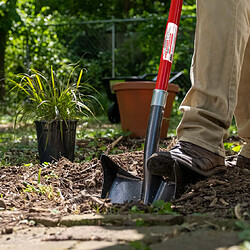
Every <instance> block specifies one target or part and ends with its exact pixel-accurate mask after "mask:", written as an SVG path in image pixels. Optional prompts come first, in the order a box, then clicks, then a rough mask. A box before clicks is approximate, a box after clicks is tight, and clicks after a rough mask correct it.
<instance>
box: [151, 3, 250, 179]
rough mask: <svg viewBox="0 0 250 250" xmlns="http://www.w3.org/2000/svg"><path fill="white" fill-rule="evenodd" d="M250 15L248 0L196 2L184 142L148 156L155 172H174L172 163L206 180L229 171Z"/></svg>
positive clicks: (181, 133)
mask: <svg viewBox="0 0 250 250" xmlns="http://www.w3.org/2000/svg"><path fill="white" fill-rule="evenodd" d="M249 12H250V2H249V0H240V1H239V0H197V27H196V38H195V51H194V55H193V62H192V66H191V81H192V87H191V89H190V90H189V92H188V93H187V95H186V97H185V99H184V101H183V103H182V105H181V107H180V109H181V110H182V111H183V113H184V114H183V119H182V120H181V122H180V124H179V126H178V129H177V135H178V140H179V142H178V143H177V145H176V146H175V147H174V148H172V149H171V150H170V152H169V153H168V154H166V155H165V156H163V155H164V154H154V155H153V156H152V157H150V158H149V160H148V164H147V165H148V169H149V171H150V172H151V173H152V174H160V175H164V171H166V173H170V172H171V170H169V169H168V170H165V169H166V167H167V168H171V167H172V166H173V160H177V161H178V163H179V164H180V165H182V166H184V167H187V168H189V169H191V170H194V171H196V172H197V173H199V174H202V175H204V176H210V175H212V174H214V173H217V172H219V171H221V170H224V169H225V168H224V156H225V152H224V145H223V139H225V138H226V137H227V134H228V133H227V129H228V128H229V126H230V123H231V120H232V117H233V113H234V110H235V106H236V101H237V91H238V85H239V81H240V75H241V69H242V64H243V58H244V53H245V50H246V45H247V42H248V37H249Z"/></svg>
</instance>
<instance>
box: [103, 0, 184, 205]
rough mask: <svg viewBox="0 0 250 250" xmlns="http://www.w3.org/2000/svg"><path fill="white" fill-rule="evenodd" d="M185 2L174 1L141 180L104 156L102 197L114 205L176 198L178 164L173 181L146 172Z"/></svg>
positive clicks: (154, 147) (156, 143) (155, 146)
mask: <svg viewBox="0 0 250 250" xmlns="http://www.w3.org/2000/svg"><path fill="white" fill-rule="evenodd" d="M182 4H183V0H172V1H171V5H170V11H169V16H168V22H167V25H166V31H165V37H164V43H163V48H162V54H161V60H160V67H159V71H158V76H157V81H156V87H155V89H154V91H153V96H152V101H151V108H150V115H149V121H148V127H147V134H146V139H145V148H144V159H143V178H142V180H141V179H140V178H139V177H137V176H135V175H132V174H130V173H128V172H127V171H125V170H124V169H123V168H121V167H120V166H118V165H117V164H116V163H115V162H113V161H112V160H111V159H110V158H109V157H108V156H106V155H104V154H103V155H102V156H101V159H100V160H101V164H102V168H103V186H102V194H101V198H110V200H111V203H118V204H123V203H125V202H131V201H141V200H142V201H143V203H144V204H149V203H153V202H154V201H156V200H164V201H165V202H166V201H170V200H171V199H173V198H174V197H175V193H176V187H177V175H178V164H177V163H176V162H174V163H173V177H174V178H173V179H172V181H167V180H164V179H163V177H161V176H156V175H152V174H150V173H149V171H148V169H147V160H148V158H149V157H150V156H151V155H152V154H153V153H155V152H157V151H158V149H159V141H160V130H161V124H162V118H163V113H164V109H165V105H166V100H167V87H168V82H169V77H170V71H171V66H172V61H173V56H174V49H175V43H176V37H177V32H178V26H179V22H180V16H181V9H182Z"/></svg>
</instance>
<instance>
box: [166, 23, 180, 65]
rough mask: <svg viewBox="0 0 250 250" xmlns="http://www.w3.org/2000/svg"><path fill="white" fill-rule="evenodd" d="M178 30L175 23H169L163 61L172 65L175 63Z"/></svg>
mask: <svg viewBox="0 0 250 250" xmlns="http://www.w3.org/2000/svg"><path fill="white" fill-rule="evenodd" d="M177 30H178V26H177V25H176V24H175V23H168V26H167V29H166V33H165V39H164V44H163V60H167V61H169V62H171V63H172V62H173V56H174V48H175V42H176V37H177Z"/></svg>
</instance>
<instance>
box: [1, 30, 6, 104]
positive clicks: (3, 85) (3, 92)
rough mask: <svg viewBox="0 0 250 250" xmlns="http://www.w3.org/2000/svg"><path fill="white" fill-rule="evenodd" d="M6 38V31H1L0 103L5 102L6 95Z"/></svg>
mask: <svg viewBox="0 0 250 250" xmlns="http://www.w3.org/2000/svg"><path fill="white" fill-rule="evenodd" d="M6 36H7V33H6V31H4V30H3V29H0V101H3V99H4V95H5V74H4V57H5V48H6Z"/></svg>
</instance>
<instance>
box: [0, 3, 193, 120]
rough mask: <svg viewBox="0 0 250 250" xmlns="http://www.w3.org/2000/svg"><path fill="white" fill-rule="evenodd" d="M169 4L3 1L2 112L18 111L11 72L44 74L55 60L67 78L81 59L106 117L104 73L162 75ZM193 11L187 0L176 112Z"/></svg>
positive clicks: (178, 53)
mask: <svg viewBox="0 0 250 250" xmlns="http://www.w3.org/2000/svg"><path fill="white" fill-rule="evenodd" d="M169 6H170V0H165V1H163V0H161V1H159V0H158V1H151V0H143V1H142V0H133V1H132V0H105V1H102V0H84V1H82V0H67V1H63V0H4V1H0V80H1V81H0V83H1V84H0V86H1V87H0V89H1V91H0V100H1V104H2V110H1V112H2V114H9V115H12V113H13V111H15V109H16V103H17V100H16V99H14V98H13V96H11V95H10V94H9V93H8V90H9V89H10V88H11V87H12V83H11V82H10V81H9V80H8V79H10V78H12V77H13V74H17V73H25V72H28V70H29V69H31V68H32V69H36V70H39V71H40V72H42V73H44V74H46V73H48V71H49V70H50V66H51V65H53V68H54V69H55V71H57V69H60V72H59V73H60V74H61V75H62V76H64V75H66V78H67V76H68V72H67V69H66V66H67V65H68V64H73V63H76V62H78V61H79V60H81V61H80V64H81V67H82V68H85V69H86V72H85V74H84V75H83V78H84V81H85V82H87V83H89V84H90V85H91V86H93V87H94V88H95V89H97V90H98V91H99V92H100V94H99V95H98V96H97V98H98V100H99V101H100V102H101V103H102V105H103V107H104V110H102V109H101V108H100V106H99V105H96V106H94V107H93V108H94V110H95V114H96V115H97V116H99V115H104V116H105V115H106V112H107V110H108V107H109V105H110V103H111V100H110V99H109V98H108V97H107V93H106V90H105V87H104V84H103V80H102V79H103V78H104V77H121V76H140V75H143V74H145V73H155V74H157V71H158V66H159V62H160V55H161V49H162V43H163V38H164V32H165V26H166V21H167V16H168V11H169ZM195 9H196V5H195V0H186V1H185V0H184V6H183V10H182V18H181V22H180V29H179V33H178V40H177V45H176V50H175V51H176V52H175V59H174V63H173V66H172V71H173V72H180V71H183V72H184V75H185V81H179V82H178V85H180V88H181V91H180V93H179V95H178V96H177V98H176V102H177V104H175V107H176V108H175V109H174V112H173V116H174V115H175V114H176V115H177V116H178V106H179V103H180V102H181V100H182V98H183V96H184V94H185V93H186V91H187V90H188V89H189V87H190V81H189V67H190V64H191V58H192V52H193V40H194V30H195V23H196V15H195ZM57 72H58V71H57ZM91 94H93V93H91ZM93 105H95V104H93ZM177 120H178V119H177Z"/></svg>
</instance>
